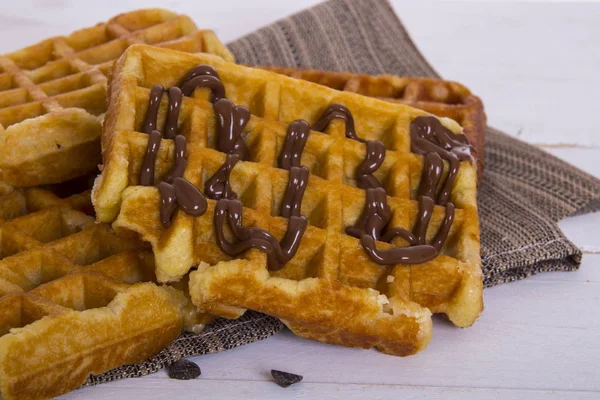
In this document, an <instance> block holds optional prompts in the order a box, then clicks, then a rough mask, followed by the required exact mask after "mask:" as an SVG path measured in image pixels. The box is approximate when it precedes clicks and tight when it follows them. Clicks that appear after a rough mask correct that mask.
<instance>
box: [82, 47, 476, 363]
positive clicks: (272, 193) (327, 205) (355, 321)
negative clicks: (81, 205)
mask: <svg viewBox="0 0 600 400" xmlns="http://www.w3.org/2000/svg"><path fill="white" fill-rule="evenodd" d="M202 64H204V65H210V66H212V67H214V69H215V70H216V71H217V73H218V75H219V76H220V79H221V81H222V82H223V85H224V88H225V93H226V96H227V98H228V99H230V100H231V101H232V102H233V103H234V104H237V105H242V106H246V107H248V109H249V112H250V117H249V120H248V123H247V125H246V126H245V128H244V132H245V136H244V137H243V140H244V143H245V145H246V146H247V148H248V154H249V159H248V161H243V162H242V161H240V162H238V163H237V164H235V166H234V167H233V169H232V170H231V172H230V183H231V188H232V189H233V190H234V191H235V192H236V193H237V195H238V199H239V200H241V203H242V204H243V206H244V208H243V210H242V211H243V225H244V226H246V227H249V226H250V227H259V228H264V229H266V230H267V231H268V232H270V233H271V234H272V235H273V236H275V237H276V238H277V240H279V239H281V238H282V237H283V236H284V234H285V232H286V227H287V226H288V218H284V217H282V216H281V214H280V207H281V204H282V198H283V195H284V192H286V186H287V185H288V179H289V173H288V171H286V170H283V169H279V168H276V165H277V158H278V154H280V151H281V149H282V146H283V143H284V141H285V137H286V129H287V126H288V123H290V122H291V121H293V120H296V119H299V118H302V119H305V120H307V121H309V122H311V123H313V122H314V121H315V120H317V118H319V116H320V115H321V114H322V113H323V111H324V110H325V109H327V107H328V106H329V105H330V104H332V103H341V104H343V105H345V106H346V107H348V109H350V110H351V112H352V114H353V115H354V121H355V125H356V132H359V133H360V136H361V137H363V138H364V139H367V140H374V139H377V140H381V141H382V142H383V143H384V144H385V147H386V148H387V150H388V151H387V154H386V157H385V161H384V162H383V164H382V165H381V167H380V168H379V169H378V170H377V171H376V173H375V176H376V178H377V179H378V180H379V181H380V182H382V183H383V186H384V187H385V189H386V190H387V193H388V197H387V202H388V204H389V206H390V207H391V209H392V214H393V218H392V221H391V226H394V227H405V228H407V229H410V227H411V226H413V225H414V223H415V220H416V215H417V212H418V208H419V203H418V201H416V198H417V192H418V187H419V183H420V180H421V174H422V172H423V171H422V170H423V163H424V161H423V157H422V156H419V155H417V154H414V153H411V152H410V147H411V143H410V137H409V135H408V127H409V125H410V123H411V121H413V120H414V119H415V118H417V117H419V116H427V115H429V114H427V113H426V112H424V111H421V110H417V109H414V108H411V107H408V106H405V105H402V104H393V103H389V102H384V101H381V100H377V99H373V98H368V97H364V96H361V95H357V94H355V93H350V92H339V91H336V90H332V89H330V88H327V87H324V86H320V85H317V84H314V83H311V82H307V81H300V80H297V79H292V78H289V77H285V76H283V75H280V74H275V73H272V72H267V71H263V70H257V69H252V68H248V67H243V66H238V65H234V64H230V63H227V62H224V61H223V60H221V59H218V58H217V57H214V56H210V55H204V54H202V55H189V54H184V53H181V52H176V51H170V50H166V49H157V48H152V47H148V46H137V45H136V46H132V47H130V48H129V49H128V50H127V51H126V52H125V54H124V55H123V56H122V57H121V58H120V59H119V61H118V62H117V64H116V65H115V70H114V72H113V81H112V83H111V98H110V99H109V110H108V113H107V119H106V122H105V125H104V130H103V135H102V145H103V150H104V166H103V173H102V175H101V176H100V177H99V178H98V180H97V181H96V183H95V186H94V191H93V196H92V197H93V202H94V207H95V209H96V213H97V218H98V219H99V220H101V221H104V222H111V221H114V222H113V228H114V229H115V230H116V231H117V232H118V233H119V232H121V233H127V234H136V235H139V236H141V237H142V238H143V239H144V240H146V241H148V242H149V243H151V245H152V247H153V251H154V254H155V257H156V264H157V276H158V278H159V280H161V281H171V280H178V279H180V278H181V277H183V276H185V275H186V273H187V272H188V271H189V270H190V268H191V267H192V266H197V271H194V272H192V273H191V274H190V278H189V279H190V293H191V296H192V300H193V302H194V304H196V305H197V306H198V307H199V308H200V309H201V310H203V311H207V312H211V313H214V314H217V315H220V316H225V317H229V318H235V317H237V316H239V315H241V313H243V312H244V310H245V309H246V308H251V309H254V310H257V311H261V312H264V313H267V314H270V315H273V316H276V317H278V318H280V319H281V320H282V321H283V322H285V323H286V324H287V325H288V326H289V327H290V328H291V329H292V331H294V332H295V333H296V334H298V335H301V336H304V337H307V338H311V339H316V340H320V341H324V342H329V343H336V344H342V345H346V346H357V347H364V348H369V347H373V346H376V347H378V348H379V349H380V350H382V351H384V352H387V353H390V354H395V355H408V354H413V353H415V352H417V351H419V350H421V349H423V348H424V347H425V346H426V345H427V343H428V342H429V340H430V337H431V329H432V328H431V318H430V315H431V313H430V311H432V312H437V313H445V314H446V315H448V317H449V318H450V319H451V320H452V321H453V322H454V323H455V324H456V325H458V326H469V325H471V324H472V323H473V322H474V321H475V320H476V319H477V317H478V315H479V314H480V312H481V310H482V308H483V303H482V281H481V279H482V274H481V265H480V256H479V228H478V216H477V203H476V167H475V165H474V164H471V163H469V162H463V163H461V167H460V172H459V174H458V176H457V178H456V181H455V184H454V187H453V190H452V193H451V201H452V202H453V203H454V205H455V207H456V212H455V219H454V223H453V224H452V227H451V229H450V232H449V237H448V240H447V241H446V244H445V245H444V246H443V247H442V249H441V254H440V255H439V256H437V257H436V258H435V259H433V260H431V261H428V262H424V263H422V264H419V265H407V264H398V265H390V266H382V265H379V264H377V263H375V262H373V261H372V260H371V259H370V258H369V256H368V255H367V254H366V252H365V251H364V249H363V247H362V246H361V243H360V240H359V239H357V238H355V237H352V236H349V235H347V234H346V233H345V231H344V228H346V227H348V226H352V225H354V224H355V223H356V222H357V220H358V218H359V216H360V215H361V212H362V210H363V208H364V206H365V196H366V194H365V193H366V192H365V191H364V190H362V189H358V188H357V187H356V180H355V179H354V177H355V171H356V169H357V166H358V165H359V164H360V163H361V162H362V160H363V159H364V157H365V145H364V144H363V143H360V142H358V141H356V140H350V139H348V138H347V137H346V133H345V129H346V127H345V124H344V122H342V121H337V120H336V121H332V122H331V124H330V125H329V127H328V128H327V129H326V130H325V132H324V133H321V132H316V131H310V135H309V136H308V139H307V142H306V146H305V148H304V152H303V153H302V159H301V163H302V164H303V165H305V166H306V167H307V168H308V170H309V172H310V177H309V179H308V186H307V187H306V189H305V192H304V198H303V201H302V205H301V214H302V215H304V216H306V218H307V224H308V226H307V227H306V232H305V233H304V235H303V236H302V239H301V242H300V245H299V248H298V250H297V252H296V254H295V256H294V257H293V258H292V259H291V260H290V261H289V262H288V263H287V264H286V265H285V266H284V267H283V268H281V269H279V270H277V271H272V270H269V269H268V268H267V257H266V255H265V254H264V253H262V252H260V251H258V250H254V249H251V250H249V251H247V252H245V253H243V254H242V255H240V256H239V257H233V258H232V257H230V256H227V255H226V254H225V253H223V251H221V249H220V247H219V246H218V245H217V235H216V233H215V228H214V223H213V220H214V218H213V216H214V215H215V207H216V206H217V202H216V201H214V200H210V199H209V200H208V201H207V203H206V212H205V213H204V214H203V215H202V216H196V217H194V216H191V215H188V213H184V212H182V211H181V210H180V211H176V212H175V214H174V217H173V219H172V223H171V225H170V227H168V228H165V227H164V226H163V222H162V221H161V215H160V214H161V213H160V211H159V210H160V209H161V207H162V206H161V194H160V192H159V189H157V188H156V187H153V186H141V185H140V184H139V180H140V171H141V169H142V162H143V159H144V158H145V154H146V151H147V148H148V145H149V137H150V136H149V135H147V134H145V133H141V132H142V131H143V129H144V128H143V125H145V123H144V120H145V119H146V116H147V114H148V109H149V98H150V88H152V87H153V85H155V84H160V85H163V86H164V87H169V86H174V85H178V84H179V83H180V81H181V79H182V77H184V76H185V75H186V74H187V73H188V71H190V70H191V69H192V68H193V67H195V66H197V65H202ZM214 96H215V95H214V94H212V95H211V92H209V91H208V90H207V89H197V90H196V91H195V92H194V93H193V96H192V97H184V98H183V101H182V107H181V111H180V114H179V118H178V125H177V127H178V131H179V133H180V134H181V135H183V136H185V138H186V139H187V168H186V169H185V173H184V174H183V178H185V180H187V181H188V182H190V183H191V184H193V185H194V186H196V187H197V188H201V190H203V188H204V187H205V186H204V185H205V184H206V182H207V179H208V178H209V177H211V176H213V174H214V173H215V172H216V171H217V170H218V169H219V168H220V166H221V165H223V163H224V162H225V161H226V159H227V157H228V156H226V155H225V154H223V153H222V152H220V151H217V150H216V142H217V138H216V117H215V112H214V108H213V104H212V103H211V101H210V100H211V97H214ZM166 97H167V96H164V97H163V99H162V102H157V103H156V104H157V107H158V120H157V123H156V126H157V127H162V126H164V124H165V120H166V114H167V106H168V101H166V100H167V99H166ZM438 121H439V120H438ZM441 122H442V123H443V124H444V125H445V126H446V127H447V128H448V129H451V130H452V131H453V132H458V131H460V129H461V128H460V126H458V124H456V123H455V122H454V121H452V120H449V119H442V120H441ZM161 129H162V128H161ZM174 149H175V143H174V141H173V140H166V139H165V140H162V141H161V142H160V147H159V149H158V152H157V154H156V162H155V167H156V169H155V176H154V182H161V181H163V180H164V179H167V178H166V175H167V173H168V172H169V171H171V169H172V167H173V166H174V164H175V163H177V162H178V161H177V159H176V157H175V155H174V153H175V151H174ZM163 183H164V182H163ZM159 186H160V185H159ZM205 193H206V192H205ZM444 215H445V210H444V208H443V207H439V206H436V207H435V208H434V210H433V214H432V218H431V222H430V224H429V229H427V232H426V233H427V235H426V236H427V241H428V242H429V241H431V240H432V239H433V238H434V237H435V236H436V234H437V232H438V230H439V229H440V225H441V224H442V220H443V219H444ZM229 233H231V232H229ZM227 234H228V233H226V235H227ZM402 243H403V242H402V240H401V239H398V240H396V241H395V242H393V244H390V243H383V242H381V243H379V242H378V243H377V246H378V247H379V248H381V249H391V248H394V247H396V246H397V245H400V244H402Z"/></svg>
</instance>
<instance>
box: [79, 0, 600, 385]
mask: <svg viewBox="0 0 600 400" xmlns="http://www.w3.org/2000/svg"><path fill="white" fill-rule="evenodd" d="M229 48H230V49H231V51H232V52H233V53H234V54H235V56H236V57H237V59H238V62H240V63H245V64H252V65H280V66H286V67H299V68H317V69H328V70H333V71H351V72H360V73H366V74H382V73H390V74H394V75H410V76H430V77H438V76H439V75H438V74H437V73H436V72H435V71H434V69H433V68H432V67H431V66H430V65H429V64H428V63H427V61H426V60H425V59H424V58H423V56H422V55H421V54H420V53H419V51H418V50H417V49H416V47H415V46H414V44H413V43H412V41H411V39H410V38H409V37H408V34H407V33H406V30H405V29H404V27H403V26H402V23H401V22H400V21H399V20H398V17H397V16H396V15H395V14H394V11H393V10H392V8H391V6H390V5H389V4H388V3H387V1H386V0H358V1H357V0H331V1H329V2H326V3H324V4H321V5H318V6H316V7H313V8H311V9H308V10H306V11H302V12H300V13H298V14H296V15H293V16H291V17H288V18H286V19H284V20H281V21H279V22H276V23H274V24H272V25H269V26H267V27H265V28H262V29H260V30H258V31H257V32H255V33H252V34H250V35H247V36H246V37H244V38H242V39H239V40H237V41H235V42H233V43H231V44H229ZM484 100H485V99H484ZM485 151H486V154H485V159H486V160H485V162H486V170H485V174H484V177H483V182H482V184H481V187H480V188H479V215H480V221H481V241H482V254H481V256H482V260H483V271H484V274H485V284H486V286H493V285H497V284H499V283H504V282H509V281H513V280H516V279H523V278H526V277H528V276H530V275H532V274H535V273H538V272H544V271H557V270H564V271H571V270H575V269H577V268H578V267H579V265H580V263H581V251H580V250H579V249H578V248H577V247H575V245H573V243H571V242H570V241H569V240H567V239H566V238H565V237H564V235H563V234H562V232H561V231H560V229H559V228H558V226H557V225H556V223H557V222H558V221H559V220H561V219H563V218H565V217H567V216H569V215H574V214H578V213H585V212H592V211H597V210H600V180H598V179H596V178H594V177H592V176H590V175H588V174H586V173H584V172H582V171H580V170H578V169H577V168H575V167H573V166H571V165H569V164H567V163H565V162H563V161H561V160H559V159H557V158H555V157H553V156H552V155H550V154H547V153H545V152H543V151H541V150H539V149H537V148H535V147H533V146H531V145H528V144H526V143H524V142H521V141H519V140H517V139H513V138H511V137H509V136H507V135H505V134H503V133H502V132H499V131H497V130H495V129H493V128H488V130H487V137H486V148H485ZM282 327H283V325H282V324H281V323H280V322H279V321H277V320H276V319H274V318H271V317H267V316H265V315H262V314H259V313H255V312H248V313H246V315H244V316H243V317H242V318H240V319H238V320H236V321H226V320H222V319H220V320H218V321H217V322H216V323H213V324H212V325H211V326H209V327H208V328H207V329H206V330H205V331H204V332H202V333H201V334H197V335H191V334H184V335H182V336H181V337H180V338H179V339H177V340H176V341H175V342H173V344H172V345H171V346H169V347H168V348H167V349H165V350H164V351H163V352H161V353H160V354H159V355H158V356H156V357H153V358H152V359H150V360H148V361H146V362H144V363H141V364H138V365H133V366H125V367H121V368H117V369H115V370H112V371H109V372H107V373H105V374H102V375H100V376H93V377H90V380H89V382H88V385H90V384H97V383H103V382H108V381H111V380H114V379H119V378H126V377H133V376H142V375H146V374H149V373H152V372H155V371H158V370H160V369H161V368H163V367H164V366H165V365H168V364H169V363H171V362H173V361H175V360H177V359H180V358H184V357H189V356H192V355H199V354H206V353H213V352H217V351H222V350H227V349H230V348H233V347H237V346H240V345H243V344H247V343H251V342H253V341H256V340H260V339H264V338H266V337H268V336H270V335H272V334H273V333H275V332H277V331H279V330H280V329H282Z"/></svg>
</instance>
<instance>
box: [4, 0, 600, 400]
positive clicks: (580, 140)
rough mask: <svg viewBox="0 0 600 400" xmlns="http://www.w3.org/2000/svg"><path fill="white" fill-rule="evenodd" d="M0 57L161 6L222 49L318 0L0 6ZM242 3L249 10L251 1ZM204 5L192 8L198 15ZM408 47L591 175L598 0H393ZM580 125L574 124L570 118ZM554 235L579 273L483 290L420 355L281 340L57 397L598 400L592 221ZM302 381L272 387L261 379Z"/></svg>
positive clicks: (596, 153) (497, 119) (597, 171)
mask: <svg viewBox="0 0 600 400" xmlns="http://www.w3.org/2000/svg"><path fill="white" fill-rule="evenodd" d="M2 2H3V3H5V4H6V6H5V7H1V8H0V9H2V10H3V11H2V13H1V14H0V24H1V26H2V30H3V34H2V36H1V38H0V52H1V53H3V52H5V51H9V50H13V49H17V48H20V47H23V46H25V45H28V44H32V43H35V42H36V41H38V40H41V39H43V38H46V37H48V36H51V35H59V34H64V33H68V32H71V31H72V30H74V29H77V28H80V27H84V26H89V25H91V24H93V23H95V22H98V21H101V20H106V19H107V18H109V17H111V16H112V15H114V14H117V13H119V12H123V11H127V10H133V9H136V8H144V7H152V6H157V7H165V8H170V9H173V10H176V11H179V12H182V13H186V14H188V15H190V16H191V17H192V18H193V19H194V20H195V21H196V22H197V24H198V25H199V26H204V27H210V28H213V29H214V30H215V31H217V33H218V34H219V36H220V37H221V39H222V40H223V41H225V42H227V41H230V40H233V39H235V38H237V37H239V36H242V35H243V34H245V33H248V32H251V31H252V30H254V29H256V28H258V27H260V26H262V25H265V24H268V23H270V22H272V21H274V20H276V19H278V18H281V17H284V16H286V15H288V14H291V13H293V12H295V11H297V10H300V9H302V8H305V7H308V6H310V5H312V4H314V3H318V1H308V0H302V1H300V0H296V1H294V2H287V1H277V0H272V1H267V0H259V1H255V2H246V1H244V0H240V1H231V0H221V1H218V2H210V3H208V4H207V3H203V2H191V1H189V2H184V1H168V0H160V1H154V0H147V1H142V0H119V1H108V0H104V1H101V2H83V1H76V0H37V1H34V0H22V1H19V2H14V1H10V3H9V2H8V1H6V0H2ZM250 3H252V4H250ZM201 4H203V5H201ZM393 5H394V8H395V10H396V12H397V13H398V14H399V15H400V17H401V18H402V20H403V21H404V23H405V24H406V26H407V28H408V30H409V32H410V33H411V35H412V37H413V39H414V40H415V41H416V43H417V44H418V45H419V47H420V49H421V50H422V51H423V52H424V54H425V56H426V57H427V58H428V59H429V60H430V61H431V63H432V65H433V66H434V67H435V68H436V69H437V70H438V71H439V72H440V73H441V74H442V76H444V77H445V78H447V79H453V80H457V81H459V82H462V83H464V84H465V85H467V86H468V87H470V89H471V90H472V91H473V92H475V93H477V94H478V95H479V96H481V97H482V98H483V100H484V102H485V106H486V112H487V115H488V121H489V123H490V124H491V125H492V126H495V127H497V128H500V129H502V130H504V131H505V132H508V133H510V134H512V135H515V136H518V137H520V138H521V139H523V140H526V141H528V142H531V143H534V144H536V145H538V146H540V147H541V148H543V149H545V150H547V151H548V152H550V153H552V154H554V155H556V156H558V157H560V158H563V159H565V160H567V161H569V162H571V163H573V164H575V165H576V166H578V167H580V168H582V169H584V170H586V171H588V172H589V173H591V174H593V175H595V176H599V177H600V166H599V163H598V159H600V135H599V134H598V133H597V131H598V127H597V124H596V123H594V122H593V120H592V119H591V118H590V116H597V115H598V114H597V113H598V101H597V99H596V94H597V93H600V79H599V78H598V73H597V72H598V67H600V51H598V43H600V25H599V24H598V21H599V20H600V4H598V3H596V4H594V3H566V2H564V3H562V2H525V3H520V2H517V3H515V2H505V1H500V2H484V1H469V2H466V1H444V2H435V3H432V2H429V1H427V2H423V1H407V0H405V1H402V2H401V1H393ZM581 115H584V116H586V117H585V118H581ZM560 226H561V227H562V228H563V230H564V232H565V234H566V235H567V236H568V237H569V238H570V239H571V240H573V241H574V242H575V243H576V244H577V245H578V246H580V247H581V248H582V249H583V250H584V252H585V256H584V259H583V265H582V268H581V270H580V271H578V272H556V273H546V274H541V275H538V276H535V277H533V278H530V279H527V280H525V281H520V282H515V283H510V284H504V285H500V286H497V287H494V288H491V289H487V290H486V291H485V305H486V310H485V312H484V313H483V315H482V316H481V318H480V319H479V321H478V322H477V323H476V324H475V325H474V326H473V327H472V328H469V329H458V328H455V327H453V326H450V325H449V324H448V323H447V322H445V321H444V320H443V319H441V318H439V319H436V320H435V322H434V325H435V326H434V335H433V340H432V342H431V344H430V345H429V347H428V348H427V350H426V351H424V352H422V353H420V354H418V355H416V356H413V357H408V358H396V357H391V356H386V355H383V354H380V353H378V352H376V351H374V350H373V351H366V350H358V349H346V348H342V347H337V346H331V345H326V344H322V343H316V342H311V341H308V340H304V339H301V338H298V337H295V336H294V335H293V334H291V333H290V332H289V331H285V332H283V333H280V334H277V335H275V336H273V337H271V338H269V339H267V340H264V341H262V342H258V343H254V344H251V345H248V346H244V347H240V348H237V349H234V350H230V351H227V352H223V353H218V354H212V355H207V356H202V357H197V358H193V359H192V360H193V361H195V362H196V363H198V364H199V365H200V367H201V368H202V376H201V377H200V378H198V379H197V380H194V381H176V380H170V379H169V378H168V377H167V376H166V374H165V373H164V372H160V373H157V374H154V375H151V376H148V377H144V378H138V379H127V380H121V381H117V382H113V383H110V384H106V385H101V386H97V387H92V388H86V389H82V390H78V391H75V392H73V393H70V394H68V395H65V396H63V397H62V399H65V400H66V399H69V400H76V399H105V398H111V399H131V398H148V399H149V398H152V399H188V398H211V397H217V398H236V399H237V398H240V397H241V398H267V399H284V398H285V399H287V398H294V399H301V398H302V399H303V398H313V397H317V396H318V397H319V398H321V399H338V398H340V399H342V398H343V399H355V398H356V399H358V398H372V399H375V398H391V397H392V396H394V397H401V398H403V399H421V398H432V397H433V398H442V399H451V398H459V397H460V398H465V399H488V398H498V397H503V398H511V399H516V398H523V399H525V398H526V399H537V398H544V399H554V398H556V399H563V398H581V399H592V398H595V399H597V398H599V397H600V369H599V368H598V363H599V362H600V346H598V341H599V339H600V333H599V332H600V323H599V322H598V321H599V320H600V297H599V293H600V268H599V267H600V265H599V264H600V235H597V234H596V228H598V226H600V213H597V214H592V215H585V216H579V217H575V218H569V219H567V220H565V221H562V222H561V224H560ZM271 369H280V370H284V371H289V372H296V373H299V374H301V375H303V376H304V380H303V381H302V383H300V384H297V385H295V386H292V387H290V388H288V389H281V388H280V387H278V386H277V385H275V384H274V383H273V382H272V379H271V377H270V373H269V371H270V370H271Z"/></svg>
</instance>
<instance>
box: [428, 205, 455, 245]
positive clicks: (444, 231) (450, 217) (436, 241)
mask: <svg viewBox="0 0 600 400" xmlns="http://www.w3.org/2000/svg"><path fill="white" fill-rule="evenodd" d="M453 222H454V204H452V203H446V215H444V220H443V221H442V225H441V226H440V230H439V231H438V233H437V234H436V235H435V237H434V238H433V240H432V241H431V243H430V244H431V245H432V246H433V247H435V249H436V250H437V251H438V252H439V251H440V250H441V249H442V246H443V245H444V243H445V242H446V239H447V238H448V233H449V232H450V228H451V227H452V223H453Z"/></svg>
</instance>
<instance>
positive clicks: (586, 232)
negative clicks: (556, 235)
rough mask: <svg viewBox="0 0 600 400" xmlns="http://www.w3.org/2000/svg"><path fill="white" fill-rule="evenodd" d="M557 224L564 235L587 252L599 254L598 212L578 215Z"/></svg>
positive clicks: (599, 217) (599, 216) (599, 218)
mask: <svg viewBox="0 0 600 400" xmlns="http://www.w3.org/2000/svg"><path fill="white" fill-rule="evenodd" d="M558 226H560V228H561V229H562V231H563V232H564V234H565V236H567V238H569V240H571V241H572V242H573V243H575V244H576V245H577V246H579V248H580V249H581V250H583V251H585V252H588V253H596V254H600V235H598V227H600V213H593V214H585V215H578V216H576V217H570V218H567V219H565V220H564V221H561V222H560V223H559V224H558Z"/></svg>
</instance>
